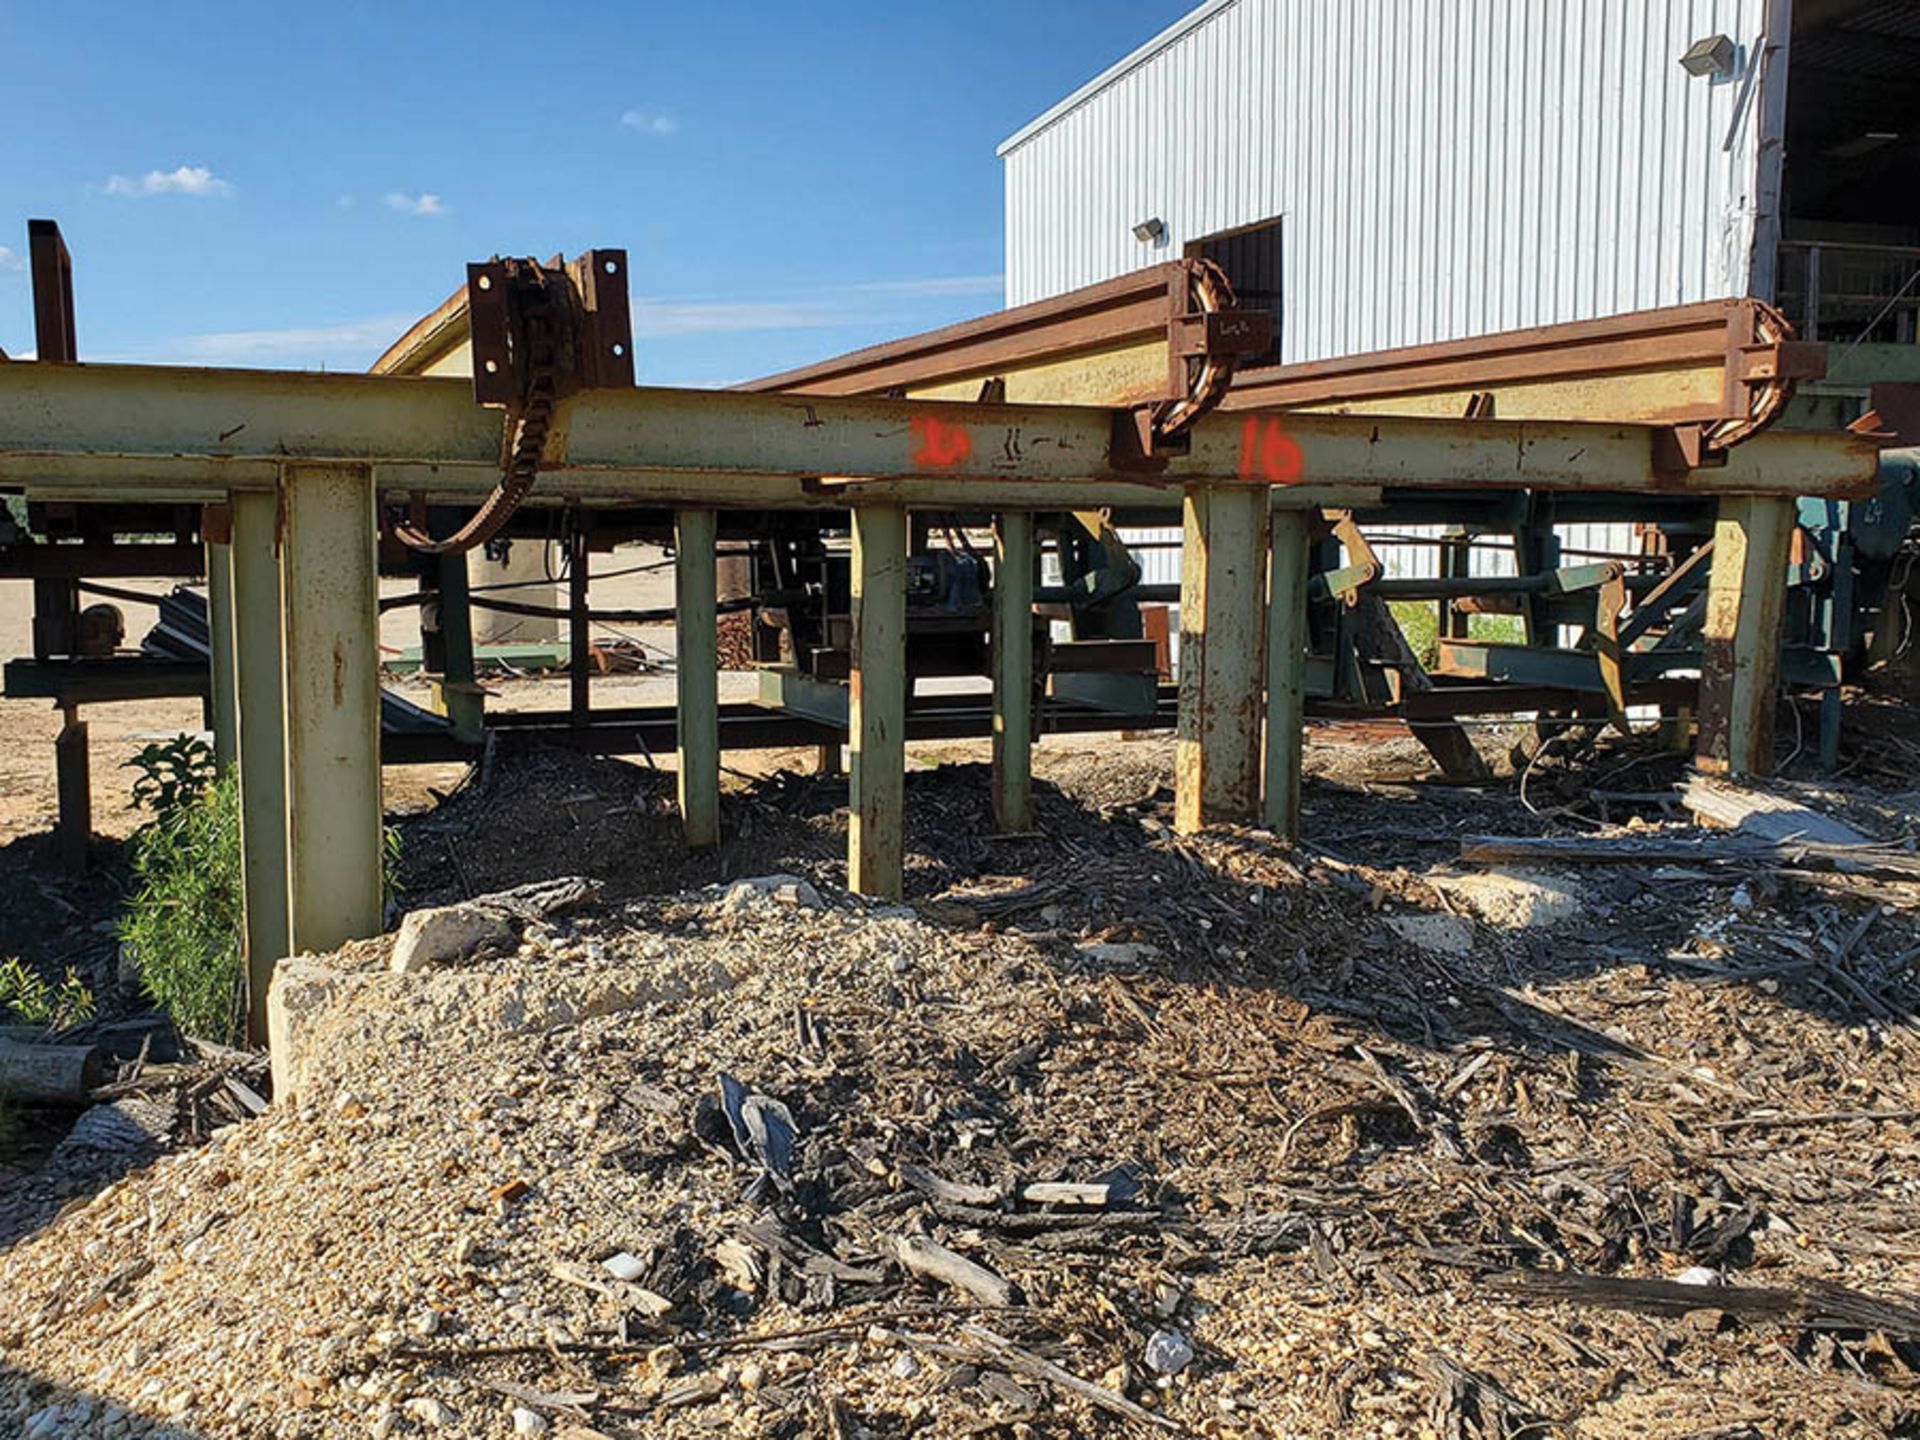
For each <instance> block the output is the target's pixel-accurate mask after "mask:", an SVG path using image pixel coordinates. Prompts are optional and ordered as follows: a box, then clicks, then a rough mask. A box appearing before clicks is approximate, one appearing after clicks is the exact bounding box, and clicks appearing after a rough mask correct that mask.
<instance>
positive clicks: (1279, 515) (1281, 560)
mask: <svg viewBox="0 0 1920 1440" xmlns="http://www.w3.org/2000/svg"><path fill="white" fill-rule="evenodd" d="M1309 529H1310V527H1309V524H1308V518H1307V514H1306V512H1305V511H1303V510H1277V511H1275V512H1274V515H1273V521H1272V533H1273V556H1272V562H1271V565H1270V568H1269V572H1268V581H1267V774H1266V784H1265V789H1264V791H1263V794H1262V798H1261V810H1260V819H1261V823H1263V824H1264V825H1265V826H1266V827H1267V828H1268V829H1269V830H1272V831H1274V832H1276V833H1277V834H1280V835H1284V836H1286V837H1287V839H1289V840H1296V839H1298V838H1299V836H1300V758H1301V748H1302V744H1303V741H1304V738H1305V737H1304V735H1303V733H1302V730H1301V726H1302V724H1303V722H1304V719H1305V715H1306V698H1307V561H1308V557H1309V554H1310V548H1309V547H1310V545H1311V536H1310V534H1309Z"/></svg>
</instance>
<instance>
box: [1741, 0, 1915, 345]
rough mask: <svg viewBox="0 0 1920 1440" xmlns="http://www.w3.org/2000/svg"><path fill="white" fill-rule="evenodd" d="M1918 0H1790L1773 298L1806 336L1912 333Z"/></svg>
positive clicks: (1875, 337)
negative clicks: (1781, 206)
mask: <svg viewBox="0 0 1920 1440" xmlns="http://www.w3.org/2000/svg"><path fill="white" fill-rule="evenodd" d="M1916 74H1920V5H1916V4H1914V3H1913V0H1795V3H1794V7H1793V36H1792V41H1791V44H1790V46H1789V48H1788V51H1787V153H1786V169H1785V189H1786V194H1785V211H1786V214H1785V226H1784V229H1783V238H1782V243H1781V247H1780V260H1779V267H1778V269H1777V271H1776V281H1775V286H1774V299H1775V302H1776V303H1777V304H1778V305H1779V306H1780V307H1781V308H1782V309H1783V310H1785V311H1786V313H1787V317H1788V318H1789V319H1790V320H1792V321H1793V322H1794V324H1795V325H1796V326H1797V327H1798V328H1799V330H1800V333H1801V334H1802V335H1803V336H1804V337H1806V338H1807V339H1816V340H1827V341H1831V342H1834V343H1838V344H1852V343H1855V342H1859V341H1866V342H1871V343H1880V344H1885V343H1895V344H1913V343H1914V342H1915V341H1916V340H1917V339H1920V86H1916V85H1915V84H1914V76H1915V75H1916Z"/></svg>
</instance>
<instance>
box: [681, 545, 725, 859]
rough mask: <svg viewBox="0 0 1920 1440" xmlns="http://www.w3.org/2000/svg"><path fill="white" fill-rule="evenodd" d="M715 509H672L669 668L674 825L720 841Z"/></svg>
mask: <svg viewBox="0 0 1920 1440" xmlns="http://www.w3.org/2000/svg"><path fill="white" fill-rule="evenodd" d="M714 520H715V517H714V513H713V511H711V510H682V511H680V512H679V513H678V514H677V515H675V517H674V525H673V534H674V541H673V544H674V562H673V585H674V634H675V639H676V646H677V649H676V652H675V661H674V673H675V676H676V681H677V689H676V696H677V701H676V703H677V707H678V708H677V712H676V714H677V718H678V721H679V725H678V728H679V732H680V777H679V785H680V826H681V831H682V834H683V835H684V837H685V839H686V843H687V844H688V845H690V846H692V847H694V848H695V849H702V848H705V847H707V846H710V845H718V844H719V843H720V642H719V632H718V630H717V628H716V625H715V618H714V593H715V587H714V581H715V567H714V553H713V545H714V530H715V524H714Z"/></svg>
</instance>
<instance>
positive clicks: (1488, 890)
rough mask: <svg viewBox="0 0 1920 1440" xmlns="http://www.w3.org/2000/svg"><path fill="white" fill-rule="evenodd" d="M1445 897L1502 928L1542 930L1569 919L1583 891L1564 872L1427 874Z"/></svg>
mask: <svg viewBox="0 0 1920 1440" xmlns="http://www.w3.org/2000/svg"><path fill="white" fill-rule="evenodd" d="M1428 878H1429V879H1430V880H1431V881H1432V882H1433V884H1434V885H1435V886H1436V887H1437V888H1438V889H1440V890H1441V891H1443V892H1444V893H1445V895H1446V897H1447V899H1448V900H1450V901H1452V902H1453V903H1454V904H1456V905H1458V906H1460V907H1461V908H1462V909H1463V910H1467V911H1469V912H1471V913H1472V914H1473V915H1474V917H1475V918H1476V919H1479V920H1483V921H1485V922H1486V923H1487V924H1489V925H1497V926H1499V927H1500V928H1501V929H1503V930H1544V929H1546V928H1548V927H1549V926H1553V925H1559V924H1561V923H1563V922H1564V921H1567V920H1571V919H1573V918H1574V917H1575V916H1576V915H1578V914H1580V912H1581V910H1582V909H1583V908H1584V907H1585V903H1586V893H1585V891H1583V890H1582V889H1581V888H1580V886H1579V885H1578V884H1576V883H1575V882H1574V881H1572V880H1570V879H1568V878H1567V877H1566V876H1564V875H1554V874H1549V873H1547V872H1546V871H1541V870H1489V871H1487V872H1486V873H1485V874H1474V875H1433V876H1429V877H1428Z"/></svg>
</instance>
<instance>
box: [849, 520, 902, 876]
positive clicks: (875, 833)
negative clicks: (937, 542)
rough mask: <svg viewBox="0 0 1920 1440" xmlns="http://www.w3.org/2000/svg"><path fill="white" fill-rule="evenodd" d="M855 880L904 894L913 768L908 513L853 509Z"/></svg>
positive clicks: (852, 803) (851, 850) (852, 867)
mask: <svg viewBox="0 0 1920 1440" xmlns="http://www.w3.org/2000/svg"><path fill="white" fill-rule="evenodd" d="M850 689H851V700H850V714H849V718H848V725H849V728H850V730H851V732H852V734H851V740H852V747H853V767H852V773H851V776H850V779H849V784H848V792H849V793H848V812H849V819H848V825H847V885H848V887H849V888H850V889H852V890H855V891H858V892H859V893H860V894H862V895H872V896H876V897H878V898H880V899H883V900H898V899H899V898H900V895H901V891H902V885H903V877H902V859H901V843H900V842H901V831H902V829H903V826H904V808H905V796H906V771H907V747H906V729H907V512H906V509H905V507H903V506H899V505H860V506H856V507H855V508H854V511H853V676H852V682H851V686H850Z"/></svg>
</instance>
